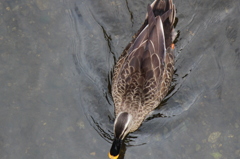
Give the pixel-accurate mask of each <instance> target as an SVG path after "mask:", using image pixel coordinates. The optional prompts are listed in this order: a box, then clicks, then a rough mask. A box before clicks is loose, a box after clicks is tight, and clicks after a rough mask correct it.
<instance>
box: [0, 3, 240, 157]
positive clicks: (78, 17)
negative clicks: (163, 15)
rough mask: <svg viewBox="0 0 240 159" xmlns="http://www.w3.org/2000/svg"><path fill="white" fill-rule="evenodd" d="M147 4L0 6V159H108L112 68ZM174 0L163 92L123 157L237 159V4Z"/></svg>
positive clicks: (239, 96) (239, 50) (239, 98)
mask: <svg viewBox="0 0 240 159" xmlns="http://www.w3.org/2000/svg"><path fill="white" fill-rule="evenodd" d="M151 2H152V1H150V0H147V1H145V0H118V1H117V0H78V1H77V0H60V1H59V0H51V1H48V0H35V1H31V0H25V1H22V0H11V1H7V0H2V1H1V2H0V13H1V17H0V88H1V89H0V156H1V157H0V158H1V159H33V158H34V159H95V158H96V159H101V158H107V153H108V151H109V149H110V146H111V140H112V138H113V131H112V129H113V128H112V127H113V121H114V113H113V112H114V110H113V101H112V98H111V95H110V93H109V90H110V89H111V85H110V83H111V74H112V69H113V65H114V63H115V61H116V60H117V58H118V57H119V56H120V54H121V52H122V50H123V49H124V48H125V46H126V45H127V44H128V42H129V41H130V40H131V37H132V35H134V33H135V32H136V31H137V30H138V28H139V27H140V26H141V23H142V22H143V19H144V17H145V13H146V6H147V4H148V3H151ZM174 3H175V5H176V7H177V17H178V23H177V26H176V30H177V31H178V32H179V36H178V38H177V40H176V52H175V55H176V71H175V75H174V81H173V84H172V89H171V92H170V94H169V95H168V96H167V97H166V99H165V100H164V102H163V103H162V104H161V106H159V108H158V109H157V110H156V111H154V112H153V114H152V115H150V116H149V118H148V119H147V120H146V121H145V122H144V123H143V124H142V126H141V128H140V129H139V130H138V131H136V132H134V133H131V134H130V135H129V136H128V137H127V139H126V140H125V143H124V147H123V149H122V154H121V155H122V157H121V158H125V159H130V158H131V159H135V158H138V159H146V158H149V159H176V158H177V159H237V158H240V133H239V132H240V105H239V101H240V89H239V86H240V80H239V78H240V71H239V69H240V45H239V44H240V38H239V34H240V33H239V32H240V29H239V28H240V27H239V25H240V18H239V15H240V7H239V6H240V1H239V0H212V1H209V0H175V1H174ZM161 114H164V115H161Z"/></svg>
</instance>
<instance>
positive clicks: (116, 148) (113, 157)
mask: <svg viewBox="0 0 240 159" xmlns="http://www.w3.org/2000/svg"><path fill="white" fill-rule="evenodd" d="M121 142H122V141H121V140H120V139H116V138H115V139H114V141H113V144H112V147H111V149H110V152H109V153H108V157H109V158H110V159H117V158H118V156H119V154H120V148H121Z"/></svg>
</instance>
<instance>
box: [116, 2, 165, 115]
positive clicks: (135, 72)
mask: <svg viewBox="0 0 240 159" xmlns="http://www.w3.org/2000/svg"><path fill="white" fill-rule="evenodd" d="M165 56H166V48H165V37H164V30H163V24H162V20H161V17H160V16H158V17H155V16H154V14H153V11H152V8H151V7H150V5H149V6H148V25H147V26H146V27H145V28H144V29H143V30H142V32H141V33H140V34H139V36H138V37H137V38H136V39H135V41H134V43H133V44H132V46H131V47H130V48H129V50H128V52H127V55H126V57H125V58H122V60H121V62H122V64H121V68H119V69H118V70H117V71H118V75H117V77H115V79H114V81H113V87H114V88H113V90H114V92H113V98H114V102H115V111H116V112H120V111H121V110H118V109H123V110H124V109H125V107H124V106H123V105H124V104H123V102H125V105H126V106H127V107H128V109H129V107H130V109H131V108H133V109H138V108H136V107H137V106H139V105H145V104H150V102H156V101H155V98H156V99H157V98H158V97H157V94H158V93H157V92H158V91H159V89H160V88H159V85H160V83H161V80H162V75H163V71H164V58H165ZM117 105H121V106H119V107H118V106H117Z"/></svg>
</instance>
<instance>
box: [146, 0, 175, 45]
mask: <svg viewBox="0 0 240 159" xmlns="http://www.w3.org/2000/svg"><path fill="white" fill-rule="evenodd" d="M151 7H152V8H153V13H154V15H155V16H160V17H161V19H162V22H163V28H164V34H165V41H166V47H169V46H170V45H171V44H172V42H173V40H174V39H175V37H176V33H175V31H174V26H173V24H174V23H175V18H176V8H175V5H174V4H173V1H172V0H155V1H154V2H153V3H152V4H151ZM147 17H148V15H147Z"/></svg>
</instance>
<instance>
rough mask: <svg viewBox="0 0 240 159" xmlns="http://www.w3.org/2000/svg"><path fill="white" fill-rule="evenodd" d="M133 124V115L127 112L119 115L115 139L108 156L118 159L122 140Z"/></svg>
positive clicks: (115, 126) (115, 124)
mask: <svg viewBox="0 0 240 159" xmlns="http://www.w3.org/2000/svg"><path fill="white" fill-rule="evenodd" d="M131 126H132V115H131V114H129V113H127V112H121V113H119V114H118V115H117V117H116V119H115V122H114V141H113V144H112V147H111V149H110V152H109V153H108V157H109V158H110V159H117V158H118V156H119V153H120V148H121V144H122V140H123V139H124V138H125V136H126V135H127V134H128V133H129V131H130V128H131Z"/></svg>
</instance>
